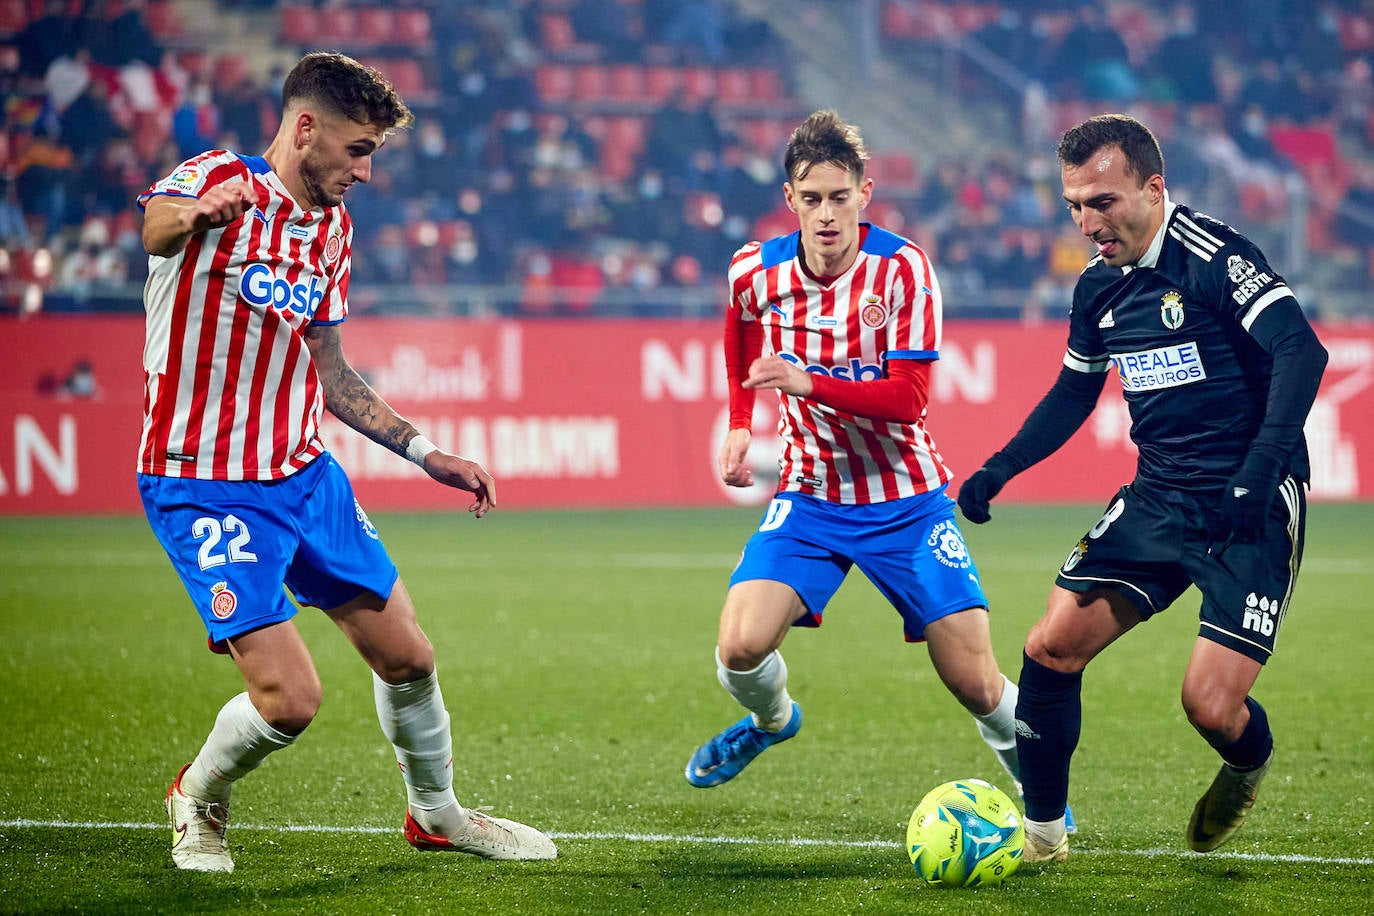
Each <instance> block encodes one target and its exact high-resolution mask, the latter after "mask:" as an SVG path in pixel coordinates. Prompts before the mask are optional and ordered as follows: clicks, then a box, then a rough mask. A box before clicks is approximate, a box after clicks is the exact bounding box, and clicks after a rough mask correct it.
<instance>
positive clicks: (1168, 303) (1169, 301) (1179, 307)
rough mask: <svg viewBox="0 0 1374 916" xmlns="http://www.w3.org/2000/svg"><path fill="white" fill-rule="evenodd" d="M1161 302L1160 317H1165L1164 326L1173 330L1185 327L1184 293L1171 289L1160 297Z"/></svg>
mask: <svg viewBox="0 0 1374 916" xmlns="http://www.w3.org/2000/svg"><path fill="white" fill-rule="evenodd" d="M1160 302H1161V303H1162V304H1161V305H1160V307H1159V317H1160V318H1161V319H1163V321H1164V326H1165V327H1166V328H1168V329H1169V330H1171V331H1177V330H1178V329H1179V328H1181V327H1183V294H1182V293H1180V292H1179V291H1178V290H1176V289H1171V290H1169V291H1168V292H1167V293H1165V294H1164V295H1163V296H1161V297H1160Z"/></svg>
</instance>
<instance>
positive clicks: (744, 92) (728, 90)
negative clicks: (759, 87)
mask: <svg viewBox="0 0 1374 916" xmlns="http://www.w3.org/2000/svg"><path fill="white" fill-rule="evenodd" d="M715 97H716V99H717V100H718V101H719V102H720V103H721V104H722V105H748V104H750V103H751V102H753V101H754V98H753V94H752V92H751V91H750V85H749V73H748V71H746V70H744V69H742V68H739V67H722V68H721V69H719V70H717V71H716V92H715Z"/></svg>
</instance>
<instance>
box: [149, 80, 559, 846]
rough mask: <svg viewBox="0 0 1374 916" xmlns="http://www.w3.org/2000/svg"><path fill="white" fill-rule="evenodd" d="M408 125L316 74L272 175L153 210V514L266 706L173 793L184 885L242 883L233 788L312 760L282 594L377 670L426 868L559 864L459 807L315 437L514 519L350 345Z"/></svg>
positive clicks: (221, 161)
mask: <svg viewBox="0 0 1374 916" xmlns="http://www.w3.org/2000/svg"><path fill="white" fill-rule="evenodd" d="M412 120H413V119H412V116H411V113H410V111H409V110H408V109H407V107H406V105H405V103H404V102H403V101H402V100H401V99H400V97H399V96H397V95H396V93H395V91H394V90H393V89H392V87H391V85H390V84H389V83H388V82H387V81H386V80H385V79H384V78H383V77H382V76H381V74H379V73H377V72H376V71H375V70H372V69H371V68H368V67H365V66H362V65H361V64H359V63H358V62H357V61H354V60H352V59H351V58H349V57H346V56H344V55H342V54H332V53H312V54H307V55H306V56H305V57H303V58H302V59H301V61H300V62H299V63H298V64H297V65H296V67H295V68H294V69H293V70H292V71H291V73H290V74H289V75H288V76H287V78H286V81H285V84H284V87H283V90H282V121H281V126H280V129H279V130H278V132H277V134H276V137H275V138H274V139H273V140H272V143H271V145H270V146H269V147H268V149H267V152H266V153H265V154H264V155H262V156H248V155H241V154H238V153H234V152H230V151H228V150H214V151H211V152H207V153H204V154H202V155H200V156H196V157H195V158H193V159H190V160H188V161H186V162H184V163H182V164H181V165H180V166H178V167H177V169H176V170H175V171H174V172H173V173H172V174H171V175H169V176H167V177H166V178H164V179H162V180H161V181H158V182H156V183H155V184H154V185H153V186H152V187H151V188H149V189H148V190H147V191H146V192H145V193H144V194H143V195H141V196H140V197H139V204H140V205H141V206H142V207H143V208H144V223H143V242H144V246H145V247H146V248H147V250H148V254H149V256H150V257H149V274H150V275H149V278H148V283H147V286H146V289H145V293H144V304H145V308H146V311H147V342H146V345H145V348H144V354H143V365H144V371H145V373H146V394H145V397H144V418H143V437H142V443H141V445H140V450H139V457H138V470H139V475H138V485H139V492H140V493H141V495H142V498H143V504H144V508H145V510H146V512H147V515H148V520H149V522H150V524H151V525H152V527H153V531H154V532H155V533H156V534H157V537H158V540H159V541H160V542H161V543H162V545H163V547H164V548H165V549H166V551H167V554H168V556H169V557H170V558H171V560H172V565H173V566H174V567H175V568H176V571H177V573H178V574H179V575H180V577H181V579H182V582H183V583H184V585H185V586H186V589H187V592H188V593H189V594H190V596H191V600H192V602H193V604H194V605H195V607H196V609H197V611H199V613H200V615H201V618H202V619H203V620H204V622H205V626H206V630H207V632H208V636H209V643H210V646H211V648H212V649H214V650H215V651H217V652H221V653H226V654H228V655H230V656H232V657H233V659H234V662H235V663H236V664H237V665H238V668H239V671H240V672H241V674H242V675H243V679H244V682H245V684H246V686H247V690H246V691H245V692H244V693H240V694H239V695H237V696H235V697H234V698H233V699H231V700H230V701H229V702H228V703H226V704H225V705H224V707H223V708H222V709H221V710H220V712H219V715H218V717H217V719H216V720H215V724H214V727H213V728H212V729H211V731H210V735H209V737H208V738H207V739H206V741H205V743H204V745H203V746H202V747H201V749H200V752H199V753H198V754H197V755H196V757H195V759H194V760H193V761H192V762H191V763H189V764H187V765H186V766H185V767H183V768H182V769H181V771H180V772H179V773H178V774H177V776H176V778H175V779H174V780H173V782H172V784H171V786H170V788H169V789H168V790H167V798H166V805H167V812H168V815H169V817H170V818H171V824H172V859H173V861H174V862H175V863H176V865H177V867H178V868H184V869H191V870H196V871H232V870H233V867H234V863H233V859H232V857H231V856H230V854H229V847H228V845H227V843H226V840H225V828H226V825H227V820H228V804H229V795H230V790H231V788H232V787H233V785H234V783H235V781H236V780H238V779H239V778H241V777H242V776H244V775H245V774H247V773H248V772H250V771H251V770H253V769H254V768H256V767H257V766H258V765H259V764H260V763H262V761H263V759H264V758H266V757H267V755H268V754H270V753H271V752H273V751H275V750H279V749H281V748H284V747H286V746H287V745H289V744H291V743H292V742H294V741H295V740H296V738H297V736H299V735H300V733H301V732H302V731H304V730H305V728H306V726H308V725H309V724H310V722H311V720H312V719H313V718H314V716H315V713H316V711H317V710H318V708H319V705H320V696H321V687H320V682H319V678H318V676H317V675H316V673H315V667H314V664H313V663H312V661H311V658H310V653H309V651H308V650H307V649H306V646H305V643H304V641H303V640H302V639H301V635H300V632H299V631H298V630H297V628H296V625H295V623H294V622H293V621H292V619H291V618H292V617H293V616H294V614H295V611H296V608H295V606H294V605H293V604H292V603H291V602H290V601H289V600H288V599H287V597H286V594H285V593H284V591H283V585H285V587H286V588H287V589H289V590H290V592H291V594H292V595H293V596H294V598H295V599H296V601H297V602H299V603H300V604H302V605H308V606H313V607H317V608H320V609H322V610H324V612H325V613H326V614H327V615H329V617H330V618H331V619H332V620H333V621H334V622H335V623H336V624H337V625H338V627H339V628H340V629H341V630H342V631H343V632H344V634H345V636H347V637H348V639H349V640H350V641H351V642H352V643H353V645H354V646H355V647H356V648H357V650H358V652H359V654H361V655H362V657H363V659H364V660H365V661H366V662H367V664H368V665H369V666H370V667H371V668H372V670H373V688H374V689H373V693H374V696H375V699H376V707H377V715H378V718H379V719H380V721H381V725H382V731H383V732H384V733H385V734H386V736H387V738H388V740H390V741H391V743H392V745H393V746H394V748H395V751H396V759H397V762H398V763H399V764H400V768H401V772H402V775H403V777H404V779H405V784H406V790H407V809H406V814H405V821H404V832H405V836H406V839H407V840H409V841H410V843H411V844H412V845H413V846H416V847H417V848H420V849H429V850H438V849H444V850H459V851H463V852H470V853H475V854H477V855H480V856H485V857H489V858H498V859H551V858H554V857H555V855H556V854H557V852H556V850H555V848H554V845H553V843H552V842H550V841H549V839H548V837H546V836H545V835H544V834H542V833H540V832H539V831H537V830H534V829H533V828H530V827H527V826H525V825H523V824H518V823H516V822H514V821H509V820H505V819H503V818H497V817H491V816H489V815H486V814H482V813H479V812H477V811H470V810H467V809H465V808H464V807H463V806H462V805H460V804H459V803H458V800H457V798H456V796H455V795H454V792H453V785H452V777H453V750H452V739H451V735H450V729H449V716H448V712H447V711H446V710H445V708H444V702H443V696H442V694H441V693H440V690H439V683H438V680H437V677H436V675H435V669H434V650H433V648H432V646H431V645H430V643H429V640H428V639H427V638H426V637H425V634H424V632H423V631H421V629H420V627H419V626H418V624H417V623H416V620H415V607H414V605H413V604H412V602H411V599H410V596H409V594H408V593H407V592H406V588H405V585H404V583H402V581H401V580H400V578H399V576H398V574H397V571H396V567H395V565H393V563H392V562H391V559H390V558H389V557H388V555H387V552H386V549H385V548H384V547H383V546H382V542H381V540H380V538H379V536H378V533H377V529H376V528H374V527H373V526H372V523H371V522H370V521H368V518H367V515H366V514H365V513H364V512H363V509H362V506H361V505H359V504H358V501H357V500H356V499H355V498H354V495H353V489H352V486H351V485H350V483H349V480H348V477H347V476H346V475H345V473H344V471H343V469H342V468H341V467H340V466H339V465H338V464H337V463H336V462H335V461H334V460H333V458H332V457H330V455H329V453H328V452H327V451H326V450H325V447H324V444H323V443H322V442H321V441H320V437H319V424H320V416H321V413H322V411H323V410H324V408H326V407H327V408H328V409H329V410H330V411H331V412H332V413H333V414H334V415H335V416H337V417H338V418H339V419H340V420H342V421H343V422H344V423H346V424H348V425H349V426H351V427H353V428H354V429H356V430H358V431H359V432H361V433H362V434H364V435H366V436H367V437H369V438H370V439H372V440H374V441H376V442H379V443H381V444H382V445H385V446H386V447H388V448H390V449H391V450H392V451H394V452H396V453H397V454H398V455H402V456H405V457H407V458H409V459H410V460H411V461H413V462H415V463H416V464H418V465H420V466H421V467H422V468H424V470H425V472H426V473H428V474H429V476H430V477H432V478H433V479H434V480H436V481H438V482H439V483H441V484H445V485H447V486H450V487H455V488H457V489H459V490H464V491H467V492H469V493H471V494H472V496H473V502H472V504H471V506H470V507H469V511H470V512H472V513H473V514H474V515H475V516H477V517H478V518H481V517H482V516H484V515H485V514H486V513H487V512H488V511H490V510H491V509H493V508H494V507H495V506H496V485H495V482H494V481H493V480H492V478H491V475H489V474H488V473H487V472H486V470H484V469H483V468H482V467H481V465H479V464H477V463H476V462H474V461H469V460H467V459H465V458H461V457H459V456H457V455H452V454H449V453H447V452H444V451H443V450H441V449H438V448H436V447H435V446H434V445H433V444H432V443H431V442H430V441H429V440H428V439H426V438H425V437H424V436H422V435H420V434H419V432H418V431H417V430H416V429H415V427H414V426H412V425H411V424H410V423H409V422H407V421H406V420H405V419H404V418H402V417H400V416H398V415H397V414H396V412H395V411H394V410H392V409H391V408H390V407H389V406H387V404H386V402H385V401H383V400H382V398H381V397H380V396H379V395H378V394H377V393H376V392H374V391H373V390H372V389H371V388H370V387H369V386H368V385H367V383H366V382H364V381H363V379H362V378H361V377H360V376H359V375H358V373H357V372H356V371H354V369H353V368H352V367H351V366H350V365H349V363H348V360H347V359H346V358H345V357H344V353H343V347H342V344H341V343H340V333H339V325H340V324H341V323H342V322H343V321H344V319H345V318H346V317H347V315H348V279H349V267H350V261H349V258H350V249H351V243H352V239H353V227H352V224H351V222H350V221H349V217H348V212H347V210H346V209H345V208H344V205H343V196H344V193H345V192H346V191H347V190H348V189H349V188H350V187H351V186H352V185H353V184H355V183H356V182H365V181H367V180H368V179H369V178H370V177H371V174H372V156H373V154H374V153H375V152H376V151H377V149H378V148H379V147H380V146H381V145H382V144H383V143H384V142H385V140H386V138H387V136H388V135H389V134H390V133H391V132H392V131H393V130H396V129H398V128H404V127H408V126H409V125H410V124H411V122H412Z"/></svg>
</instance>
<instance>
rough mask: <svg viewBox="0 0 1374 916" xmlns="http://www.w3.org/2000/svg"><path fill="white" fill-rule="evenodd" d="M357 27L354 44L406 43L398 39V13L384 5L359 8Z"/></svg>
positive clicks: (350, 42)
mask: <svg viewBox="0 0 1374 916" xmlns="http://www.w3.org/2000/svg"><path fill="white" fill-rule="evenodd" d="M356 21H357V29H356V30H355V31H354V34H353V38H351V39H350V40H349V44H352V45H355V46H356V45H370V46H374V47H375V46H378V45H392V44H398V43H399V44H404V42H397V40H396V14H395V12H393V11H392V10H390V9H388V8H387V7H384V6H364V7H360V8H359V9H358V15H357V20H356Z"/></svg>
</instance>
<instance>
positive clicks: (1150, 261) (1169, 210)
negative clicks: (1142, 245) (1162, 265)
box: [1121, 188, 1178, 274]
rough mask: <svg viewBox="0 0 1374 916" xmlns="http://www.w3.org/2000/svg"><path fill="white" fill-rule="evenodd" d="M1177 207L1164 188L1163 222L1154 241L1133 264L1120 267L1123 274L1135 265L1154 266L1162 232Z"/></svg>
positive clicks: (1157, 259)
mask: <svg viewBox="0 0 1374 916" xmlns="http://www.w3.org/2000/svg"><path fill="white" fill-rule="evenodd" d="M1176 209H1178V204H1176V203H1174V202H1173V201H1172V200H1170V199H1169V189H1168V188H1165V189H1164V222H1162V223H1160V224H1159V231H1158V232H1156V233H1155V237H1154V241H1152V242H1150V247H1149V248H1147V249H1145V254H1143V255H1142V256H1141V258H1140V260H1139V261H1136V262H1135V263H1134V264H1127V265H1125V266H1124V267H1122V268H1121V272H1122V273H1123V274H1128V273H1130V272H1131V271H1132V270H1133V269H1134V268H1136V267H1154V266H1155V265H1156V264H1158V263H1159V252H1160V251H1161V250H1163V248H1164V233H1165V231H1166V230H1167V229H1168V228H1169V220H1171V219H1173V218H1174V210H1176Z"/></svg>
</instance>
